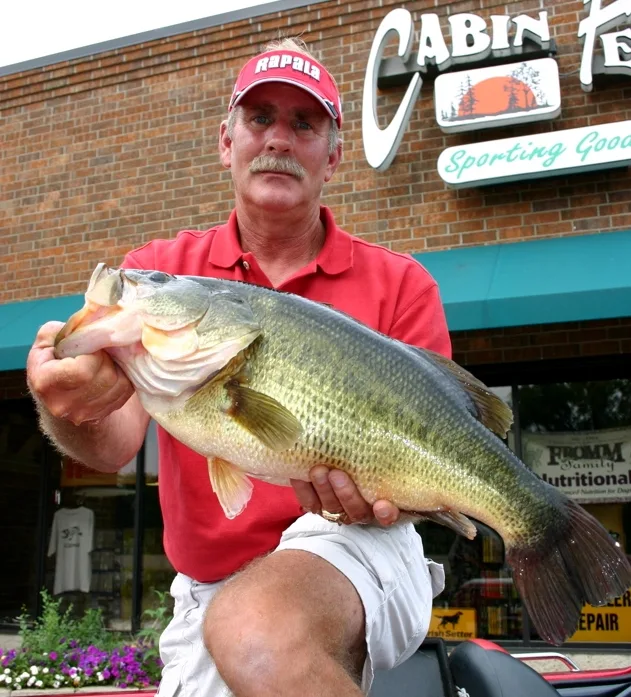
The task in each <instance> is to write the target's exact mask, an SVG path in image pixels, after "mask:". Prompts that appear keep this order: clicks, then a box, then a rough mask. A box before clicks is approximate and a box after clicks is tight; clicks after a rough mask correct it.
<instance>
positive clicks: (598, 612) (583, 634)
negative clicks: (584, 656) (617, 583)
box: [569, 591, 631, 642]
mask: <svg viewBox="0 0 631 697" xmlns="http://www.w3.org/2000/svg"><path fill="white" fill-rule="evenodd" d="M569 641H599V642H603V641H604V642H608V641H611V642H613V641H615V642H629V641H631V591H627V592H626V593H625V594H624V595H623V596H622V597H621V598H616V599H615V600H614V601H613V602H611V603H608V604H607V605H603V606H602V607H592V606H591V605H586V606H585V607H584V608H583V612H582V613H581V619H580V621H579V625H578V629H577V630H576V632H575V633H574V634H573V636H572V638H571V639H570V640H569Z"/></svg>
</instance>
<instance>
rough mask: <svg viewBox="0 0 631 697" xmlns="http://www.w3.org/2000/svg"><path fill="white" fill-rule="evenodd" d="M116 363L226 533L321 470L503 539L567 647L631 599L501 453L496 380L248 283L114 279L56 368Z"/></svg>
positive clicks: (611, 565) (91, 304)
mask: <svg viewBox="0 0 631 697" xmlns="http://www.w3.org/2000/svg"><path fill="white" fill-rule="evenodd" d="M98 350H105V351H106V352H107V353H109V355H110V356H111V357H112V359H113V361H115V362H116V363H117V364H118V365H119V366H120V367H121V369H122V370H123V371H124V372H125V374H126V375H127V376H128V378H129V380H130V381H131V382H132V384H133V385H134V388H135V390H136V393H137V394H138V397H139V399H140V402H141V403H142V405H143V407H144V409H145V410H146V411H147V412H148V413H149V414H150V415H151V417H152V418H153V419H155V421H156V422H157V423H159V424H160V425H161V426H162V427H163V428H164V429H165V430H166V431H167V432H169V433H170V434H171V435H172V436H174V437H175V438H176V439H178V440H180V441H181V442H182V443H184V444H185V445H187V446H188V447H190V448H191V449H192V450H194V451H196V452H198V453H200V454H201V455H202V456H204V457H205V458H206V459H207V462H208V470H209V479H210V485H209V496H210V495H212V494H211V488H212V491H213V492H214V493H215V494H216V496H217V497H218V500H219V503H220V504H221V507H222V509H223V511H224V513H225V515H226V516H227V517H228V518H234V517H236V516H237V515H239V514H240V513H241V512H242V511H243V510H244V508H245V507H246V506H247V503H248V501H249V499H250V497H251V495H252V488H253V485H252V481H251V479H252V478H258V479H261V480H264V481H268V482H271V483H273V484H278V485H281V486H287V485H289V484H290V480H291V479H298V480H304V481H309V471H310V469H311V468H312V467H313V466H314V465H318V464H323V465H326V466H328V467H330V468H336V469H340V470H343V471H345V472H346V473H348V475H349V476H350V477H351V478H352V480H353V481H354V482H355V484H356V486H357V488H358V490H359V492H360V493H361V495H362V496H363V497H364V498H365V499H366V501H368V502H369V503H374V502H375V501H377V500H379V499H387V500H389V501H391V502H392V503H394V504H395V505H396V506H398V507H399V509H400V510H401V511H402V512H404V513H405V515H407V516H411V517H412V518H414V517H420V518H423V519H427V520H430V521H433V522H436V523H439V524H441V525H445V526H447V527H449V528H451V529H453V530H454V531H455V532H457V533H458V534H460V535H463V536H465V537H467V538H469V539H472V538H473V537H474V536H475V534H476V523H475V521H477V522H478V524H482V525H487V526H488V527H490V528H492V529H493V530H495V531H497V533H498V534H499V535H500V536H501V537H502V540H503V542H504V545H505V552H506V555H505V556H506V562H507V564H508V565H509V566H510V568H511V570H512V576H513V580H514V583H515V585H516V587H517V590H518V592H519V594H520V596H521V598H522V601H523V603H524V605H525V607H526V609H527V611H528V614H529V616H530V618H531V620H532V622H533V624H534V626H535V627H536V628H537V631H538V633H539V635H540V636H541V637H542V639H544V640H545V641H547V642H549V643H551V644H555V645H558V644H561V643H563V642H564V641H565V640H566V639H567V638H568V637H569V636H571V634H572V633H573V632H574V631H575V630H576V627H577V624H578V621H579V619H580V615H581V611H582V609H583V606H584V604H585V603H589V604H591V605H595V606H599V605H603V604H606V603H607V602H609V601H611V600H612V599H614V598H616V597H618V596H620V595H622V594H623V593H624V592H625V591H626V590H627V588H629V586H631V566H630V565H629V562H628V560H627V557H626V555H625V554H624V552H623V550H622V547H621V546H620V544H619V543H618V542H617V541H615V540H614V539H613V538H612V537H611V535H610V534H609V533H608V532H607V531H606V530H605V529H604V528H603V526H602V525H601V524H600V523H599V522H598V521H597V520H596V519H595V518H594V517H593V516H592V515H590V514H589V513H588V512H587V511H585V510H584V509H583V508H581V507H580V506H579V505H578V504H577V503H576V502H574V501H572V500H571V499H570V498H569V497H567V496H566V495H565V494H563V493H562V492H561V491H560V490H558V489H556V488H555V487H553V486H551V485H550V484H548V483H546V482H544V481H543V480H542V479H541V478H539V477H538V476H537V475H535V474H534V473H533V472H532V471H531V470H530V469H529V468H528V467H527V466H526V465H525V464H524V463H523V462H522V461H521V460H520V459H519V458H518V457H517V456H516V454H515V453H514V452H512V451H511V450H510V448H509V447H507V445H506V443H505V442H504V439H505V437H506V434H507V432H508V430H509V429H510V426H511V423H512V420H513V414H512V411H511V409H510V407H509V406H508V405H507V404H506V403H505V402H504V401H502V400H501V399H500V398H499V397H497V396H496V395H495V394H494V393H493V392H491V391H490V390H489V389H488V388H487V387H486V386H485V385H484V384H483V383H482V382H481V381H479V380H478V379H477V378H476V377H474V376H473V375H472V374H471V373H469V372H468V371H466V370H465V369H464V368H462V367H461V366H459V365H458V364H456V363H455V362H453V361H451V360H449V359H447V358H445V357H444V356H442V355H439V354H437V353H435V352H433V351H430V350H427V349H422V348H418V347H415V346H410V345H407V344H405V343H403V342H400V341H397V340H396V339H393V338H391V337H388V336H386V335H384V334H381V333H379V332H377V331H375V330H374V329H372V328H369V327H367V326H365V325H364V324H362V323H361V322H359V321H357V320H356V319H354V318H352V317H350V316H348V315H346V314H345V313H343V312H341V311H339V310H336V309H335V308H333V307H329V306H326V305H325V304H322V303H318V302H315V301H312V300H309V299H306V298H303V297H300V296H297V295H293V294H290V293H283V292H279V291H276V290H273V289H269V288H265V287H261V286H257V285H252V284H247V283H243V282H238V281H231V280H222V279H215V278H203V277H194V276H176V275H172V274H168V273H165V272H162V271H155V270H138V269H122V268H120V269H119V268H110V267H108V266H106V265H105V264H99V265H98V266H97V268H96V269H95V270H94V273H93V274H92V278H91V279H90V282H89V284H88V289H87V291H86V293H85V305H84V307H83V308H82V309H81V310H79V311H78V312H77V313H75V314H74V315H73V316H72V317H70V318H69V319H68V321H67V322H66V324H65V325H64V326H63V328H62V329H61V330H60V332H59V333H58V335H57V337H56V339H55V347H54V353H55V356H56V357H57V358H59V359H62V358H68V357H76V356H79V355H82V354H86V353H93V352H95V351H98Z"/></svg>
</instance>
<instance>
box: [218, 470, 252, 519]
mask: <svg viewBox="0 0 631 697" xmlns="http://www.w3.org/2000/svg"><path fill="white" fill-rule="evenodd" d="M208 474H209V475H210V483H211V485H212V488H213V491H214V492H215V494H217V498H218V499H219V503H220V504H221V508H222V509H223V512H224V513H225V515H226V518H230V520H232V519H233V518H236V517H237V516H238V515H239V513H241V512H243V510H244V509H245V507H246V506H247V505H248V501H249V500H250V498H251V497H252V489H253V488H254V485H253V484H252V482H251V481H250V480H249V479H248V477H247V475H246V474H245V472H242V471H241V470H240V469H239V468H238V467H235V465H233V464H232V463H231V462H226V460H222V459H221V458H220V457H209V458H208Z"/></svg>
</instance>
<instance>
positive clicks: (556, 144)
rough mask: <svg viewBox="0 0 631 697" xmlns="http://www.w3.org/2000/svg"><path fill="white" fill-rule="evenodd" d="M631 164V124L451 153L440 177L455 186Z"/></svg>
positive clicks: (445, 156)
mask: <svg viewBox="0 0 631 697" xmlns="http://www.w3.org/2000/svg"><path fill="white" fill-rule="evenodd" d="M629 164H631V121H620V122H618V123H608V124H605V125H602V126H586V127H585V128H571V129H568V130H564V131H555V132H552V133H539V134H537V135H531V136H523V137H519V138H503V139H502V140H491V141H487V142H483V143H473V144H471V145H464V146H457V147H453V148H447V149H446V150H444V151H443V152H442V153H441V154H440V156H439V158H438V173H439V174H440V176H441V177H442V179H443V180H444V181H445V182H447V183H448V184H450V185H451V186H454V187H460V186H471V185H473V184H475V185H486V184H495V183H498V182H507V181H511V180H515V179H518V180H522V179H534V178H539V177H546V176H550V175H552V174H576V173H578V172H588V171H590V170H595V169H604V168H608V167H613V166H615V165H629Z"/></svg>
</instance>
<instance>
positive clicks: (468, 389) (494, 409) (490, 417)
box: [409, 346, 513, 438]
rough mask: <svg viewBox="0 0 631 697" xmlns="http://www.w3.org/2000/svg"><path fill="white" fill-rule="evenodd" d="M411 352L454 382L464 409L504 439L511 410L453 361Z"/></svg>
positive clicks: (440, 356) (416, 349) (433, 353)
mask: <svg viewBox="0 0 631 697" xmlns="http://www.w3.org/2000/svg"><path fill="white" fill-rule="evenodd" d="M409 348H411V349H412V350H413V351H415V352H416V353H417V354H419V355H420V356H422V357H423V358H424V359H426V360H428V361H430V362H431V363H433V364H434V365H435V366H436V367H437V368H438V369H439V370H441V371H442V373H443V374H444V375H446V376H447V377H448V378H450V379H452V380H455V381H456V382H457V383H458V384H459V386H460V387H461V388H462V389H463V390H464V392H465V394H466V396H467V397H468V398H469V399H468V400H467V404H466V407H467V409H468V411H469V412H470V413H471V414H473V416H475V417H476V418H477V419H478V420H479V421H480V422H481V423H483V424H484V425H485V426H486V427H487V428H490V429H491V431H493V432H494V433H497V435H498V436H500V437H501V438H505V437H506V434H507V433H508V431H509V429H510V427H511V424H512V423H513V412H512V410H511V408H510V407H509V406H508V404H506V402H504V401H503V400H502V399H500V398H499V397H498V396H497V395H496V394H494V393H493V392H491V391H490V390H489V388H488V387H487V386H486V385H485V384H484V383H483V382H482V381H480V380H478V378H476V377H474V376H473V375H471V373H470V372H469V371H468V370H465V369H464V368H462V367H461V366H459V365H458V364H457V363H454V361H452V360H449V358H445V356H442V355H441V354H440V353H436V352H435V351H430V350H429V349H421V348H418V347H416V346H410V347H409Z"/></svg>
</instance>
